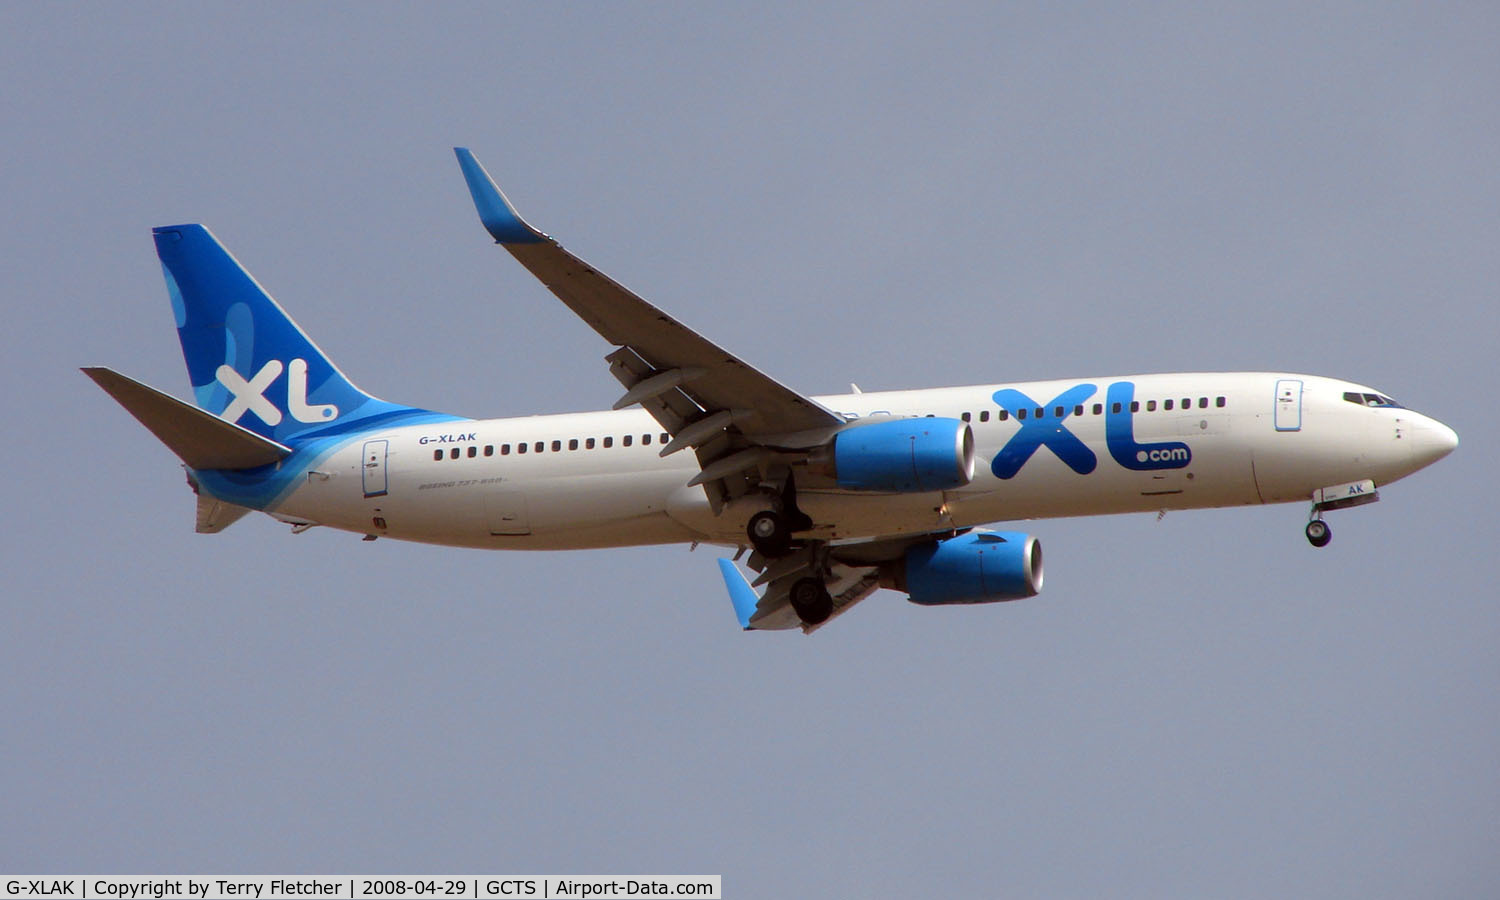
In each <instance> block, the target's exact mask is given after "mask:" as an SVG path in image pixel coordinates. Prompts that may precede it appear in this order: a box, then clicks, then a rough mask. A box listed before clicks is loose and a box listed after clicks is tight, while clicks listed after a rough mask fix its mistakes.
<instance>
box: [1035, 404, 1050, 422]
mask: <svg viewBox="0 0 1500 900" xmlns="http://www.w3.org/2000/svg"><path fill="white" fill-rule="evenodd" d="M1046 415H1047V410H1046V408H1045V407H1041V406H1038V407H1037V408H1036V417H1037V418H1038V419H1040V418H1043V417H1045V416H1046Z"/></svg>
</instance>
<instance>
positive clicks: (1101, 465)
mask: <svg viewBox="0 0 1500 900" xmlns="http://www.w3.org/2000/svg"><path fill="white" fill-rule="evenodd" d="M1118 385H1129V386H1130V389H1131V393H1130V394H1129V396H1130V397H1131V398H1132V399H1133V401H1134V402H1135V403H1136V404H1138V407H1137V408H1136V409H1135V410H1134V411H1131V410H1130V409H1129V403H1128V402H1127V403H1123V404H1122V407H1123V408H1121V409H1120V410H1119V411H1118V412H1116V411H1115V410H1113V409H1112V403H1111V398H1112V397H1115V398H1118V397H1119V396H1121V395H1120V394H1115V393H1112V391H1113V390H1115V389H1114V388H1112V387H1111V386H1118ZM1080 386H1083V387H1080ZM1086 388H1093V389H1094V390H1092V392H1090V391H1088V390H1086ZM1120 390H1123V389H1120ZM1070 391H1071V392H1072V393H1071V394H1068V392H1070ZM1015 392H1019V394H1017V393H1015ZM1293 392H1295V396H1293ZM1348 392H1354V393H1355V394H1373V393H1374V392H1373V391H1372V390H1371V389H1370V388H1366V387H1362V386H1360V385H1355V384H1350V383H1348V382H1343V381H1338V380H1334V379H1329V378H1320V377H1316V376H1306V375H1288V374H1275V373H1205V374H1168V375H1130V376H1120V377H1112V378H1093V379H1068V380H1059V381H1044V382H1028V383H1018V384H994V385H980V386H972V387H955V388H939V389H931V390H917V391H889V392H879V393H856V394H843V395H837V396H828V397H818V398H815V399H817V400H818V402H820V403H822V404H823V405H824V406H827V407H828V408H829V409H832V410H834V411H836V412H839V413H841V414H843V415H844V416H846V417H850V418H856V417H857V418H858V419H868V418H870V417H872V416H873V417H879V416H896V417H910V416H928V415H934V416H941V417H951V418H964V419H967V420H968V421H969V423H970V426H971V428H972V429H973V433H974V438H975V446H976V456H977V465H976V470H975V474H974V477H973V479H972V480H971V481H970V482H969V483H968V484H967V485H965V486H964V487H962V488H959V489H956V490H951V491H942V492H931V493H912V494H876V493H857V492H850V491H843V490H837V489H807V488H803V489H802V490H801V491H800V492H799V495H798V503H799V505H800V507H801V508H802V510H803V511H804V512H806V513H807V514H808V515H809V516H810V517H811V518H812V520H813V521H814V522H816V523H818V526H817V528H816V529H814V531H813V532H811V533H810V536H813V537H818V538H821V539H825V540H832V541H841V540H855V539H861V538H873V537H880V536H893V535H900V534H908V533H922V532H933V531H940V530H944V529H951V528H963V527H968V526H974V525H981V524H984V523H989V522H998V521H1015V520H1020V519H1033V518H1044V517H1055V516H1085V515H1100V514H1106V513H1125V512H1139V511H1155V510H1167V509H1191V508H1203V507H1220V506H1238V505H1245V504H1256V503H1280V502H1288V501H1307V500H1309V498H1310V496H1311V494H1312V492H1313V491H1314V490H1316V489H1318V488H1321V487H1325V486H1329V485H1336V484H1342V483H1345V482H1354V481H1359V480H1364V479H1369V480H1373V481H1374V482H1375V483H1376V484H1377V485H1384V484H1387V483H1389V482H1391V481H1394V480H1396V479H1398V478H1401V477H1403V476H1405V475H1408V474H1410V473H1412V472H1414V471H1416V470H1417V469H1420V468H1422V467H1423V466H1426V465H1428V464H1430V463H1431V462H1434V461H1435V460H1436V459H1438V458H1441V457H1442V456H1443V455H1445V454H1446V453H1447V452H1448V451H1449V450H1451V449H1452V446H1453V442H1454V438H1453V433H1452V431H1450V430H1449V429H1447V428H1446V427H1445V426H1443V425H1442V424H1440V423H1438V422H1436V421H1434V420H1432V419H1429V418H1428V417H1426V416H1423V415H1421V414H1419V413H1416V412H1413V411H1412V410H1409V409H1405V408H1401V407H1396V406H1384V407H1378V408H1377V407H1371V406H1369V405H1366V404H1363V403H1357V402H1352V401H1350V400H1347V399H1345V395H1346V394H1347V393H1348ZM1065 394H1067V395H1068V396H1069V397H1070V400H1071V399H1077V400H1079V402H1078V403H1070V404H1069V405H1068V406H1067V407H1066V408H1065V409H1063V408H1061V407H1057V406H1055V405H1054V404H1053V402H1052V401H1053V399H1054V398H1058V397H1061V396H1064V395H1065ZM1019 395H1024V396H1026V397H1028V398H1031V399H1032V400H1034V401H1035V406H1036V407H1041V408H1042V409H1043V410H1044V414H1043V416H1042V417H1040V418H1038V417H1037V416H1036V409H1035V407H1029V408H1028V414H1027V418H1026V419H1025V420H1021V419H1020V418H1019V414H1018V413H1017V412H1015V411H1014V410H1009V409H1008V410H1006V411H1005V413H1003V414H1002V412H1001V410H1002V408H1003V404H1002V403H1000V402H999V401H998V400H997V396H1003V397H1005V398H1007V399H1008V401H1009V405H1010V406H1012V407H1015V406H1019V405H1020V404H1018V403H1016V402H1015V400H1014V398H1015V397H1017V396H1019ZM1278 395H1280V396H1278ZM1085 396H1086V399H1084V398H1085ZM1168 407H1170V408H1168ZM1059 410H1061V412H1062V415H1061V416H1059V415H1058V414H1057V413H1058V411H1059ZM1080 412H1081V414H1080ZM1002 415H1003V418H1002ZM1028 428H1029V429H1030V430H1029V431H1028V432H1027V433H1026V435H1024V436H1023V437H1025V438H1029V439H1030V447H1031V449H1030V452H1029V455H1026V456H1025V458H1024V459H1020V456H1019V455H1018V454H1024V452H1025V451H1026V450H1027V446H1028V444H1027V441H1026V440H1022V441H1020V442H1019V443H1018V442H1016V441H1015V440H1014V439H1016V438H1017V435H1019V434H1021V433H1022V432H1023V429H1028ZM1074 438H1076V441H1074V440H1073V439H1074ZM1038 440H1040V441H1041V443H1037V441H1038ZM1065 442H1066V444H1068V445H1070V446H1071V447H1072V448H1073V449H1072V450H1071V451H1069V449H1068V447H1066V446H1064V443H1065ZM661 443H662V430H661V428H660V427H659V426H658V425H657V424H656V422H655V421H654V420H653V419H652V418H651V417H650V416H649V415H647V414H646V413H645V412H643V411H640V410H625V411H620V412H590V413H573V414H564V415H548V416H532V417H526V418H512V419H489V420H482V421H481V420H473V421H469V420H464V421H455V422H447V423H442V424H438V425H413V426H404V427H396V428H391V429H387V430H375V431H369V432H363V433H360V434H357V435H353V436H350V437H348V438H347V439H346V440H345V441H344V442H342V443H341V444H339V445H338V446H337V447H336V448H334V449H333V450H332V452H330V453H328V454H327V455H326V456H324V457H323V458H321V459H319V460H318V461H317V462H316V463H314V464H313V465H312V466H310V468H309V471H308V472H307V474H306V477H305V478H303V479H301V480H299V481H298V482H297V483H296V487H295V488H294V489H293V490H291V491H289V492H288V493H287V494H286V495H285V496H284V497H282V498H281V499H280V500H279V502H277V503H276V504H275V505H274V506H272V507H270V508H269V509H268V510H267V511H268V512H272V513H273V514H275V515H277V516H278V517H279V518H282V519H284V520H287V521H292V522H306V523H316V524H321V525H326V526H330V527H334V528H340V529H346V530H350V531H355V532H359V533H364V534H373V535H381V536H389V537H393V538H399V539H403V540H413V541H423V542H428V543H436V544H448V545H455V546H466V547H485V548H494V549H548V550H561V549H579V548H588V547H612V546H625V545H638V544H659V543H674V542H689V541H704V542H710V543H720V544H728V545H735V544H743V543H745V532H744V527H745V520H746V517H747V516H748V514H749V511H742V510H737V509H736V508H735V507H734V506H732V505H731V507H729V508H727V509H726V510H725V511H724V512H723V513H722V514H719V515H715V514H714V512H712V511H711V509H710V507H709V504H708V502H707V498H706V496H705V494H704V492H703V489H702V488H700V487H689V486H688V485H687V483H688V481H689V480H690V479H691V478H692V477H693V476H694V475H696V474H697V473H698V471H699V469H698V463H697V460H696V459H695V457H694V455H693V453H692V452H691V451H688V452H682V453H676V454H673V455H671V456H668V457H665V458H663V457H661V456H660V455H659V451H660V450H661ZM1080 444H1081V446H1082V447H1083V448H1087V449H1086V450H1082V449H1078V447H1079V445H1080ZM523 446H524V447H525V452H521V448H522V447H523ZM538 448H540V450H538ZM1184 448H1185V449H1184ZM997 455H1006V457H1007V459H1006V460H1002V461H1000V462H999V463H997V461H996V457H997ZM1090 456H1091V457H1092V460H1093V463H1092V465H1089V464H1088V460H1089V457H1090ZM1065 457H1067V458H1065ZM1122 459H1124V460H1126V461H1130V460H1134V461H1135V464H1136V465H1137V466H1139V467H1138V468H1132V467H1127V464H1126V462H1122V461H1121V460H1122ZM1007 460H1008V461H1007ZM1018 460H1019V464H1017V463H1018Z"/></svg>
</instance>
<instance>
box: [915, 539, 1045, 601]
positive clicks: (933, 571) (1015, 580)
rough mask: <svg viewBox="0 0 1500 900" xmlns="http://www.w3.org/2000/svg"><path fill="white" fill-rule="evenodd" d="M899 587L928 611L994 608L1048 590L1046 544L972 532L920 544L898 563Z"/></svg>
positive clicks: (1032, 540) (1034, 540) (1033, 540)
mask: <svg viewBox="0 0 1500 900" xmlns="http://www.w3.org/2000/svg"><path fill="white" fill-rule="evenodd" d="M898 566H899V567H900V568H902V569H904V572H902V573H900V574H901V576H902V577H901V578H899V579H898V582H897V584H898V586H899V587H900V588H901V589H902V590H905V591H906V592H907V593H908V594H910V595H911V602H913V603H920V604H922V605H923V606H942V605H944V604H948V603H994V602H997V601H1000V600H1020V599H1021V598H1023V597H1034V596H1036V594H1037V593H1039V592H1040V591H1041V589H1042V545H1041V543H1040V542H1039V541H1038V540H1037V539H1036V538H1034V537H1032V536H1031V535H1029V534H1021V533H1019V532H1013V531H971V532H969V533H968V534H962V535H959V536H958V537H955V538H949V539H948V540H946V541H933V542H932V543H929V544H918V545H917V546H915V547H912V548H911V549H909V550H907V551H906V556H905V558H904V559H903V560H902V561H901V563H899V564H898Z"/></svg>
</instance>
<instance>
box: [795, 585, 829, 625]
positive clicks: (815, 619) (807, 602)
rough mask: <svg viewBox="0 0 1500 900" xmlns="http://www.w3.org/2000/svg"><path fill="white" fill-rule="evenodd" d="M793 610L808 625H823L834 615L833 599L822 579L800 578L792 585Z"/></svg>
mask: <svg viewBox="0 0 1500 900" xmlns="http://www.w3.org/2000/svg"><path fill="white" fill-rule="evenodd" d="M788 599H789V600H790V601H791V603H792V609H793V610H794V611H795V612H796V613H797V617H798V618H800V619H801V620H802V621H803V622H805V623H807V624H808V625H821V624H823V623H824V622H827V621H828V617H829V616H831V615H833V597H832V596H831V595H830V594H829V593H828V588H826V587H824V586H823V579H821V578H799V579H797V580H796V581H795V582H793V583H792V590H791V596H790V597H789V598H788Z"/></svg>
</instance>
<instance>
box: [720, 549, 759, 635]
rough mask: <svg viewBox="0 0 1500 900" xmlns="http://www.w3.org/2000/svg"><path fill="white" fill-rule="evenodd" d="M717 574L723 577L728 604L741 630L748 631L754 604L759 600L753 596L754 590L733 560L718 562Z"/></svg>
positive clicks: (753, 612)
mask: <svg viewBox="0 0 1500 900" xmlns="http://www.w3.org/2000/svg"><path fill="white" fill-rule="evenodd" d="M719 572H720V573H721V574H722V575H723V576H724V587H726V588H728V589H729V602H730V603H733V604H734V615H735V618H737V619H739V620H740V627H741V628H743V629H745V630H746V631H750V630H751V629H750V617H751V616H752V615H754V614H755V604H756V603H757V602H759V600H760V598H758V597H756V596H755V590H754V589H753V588H751V587H750V582H748V581H746V580H745V575H744V573H742V572H741V571H740V570H739V567H738V566H736V565H735V564H734V560H732V559H721V560H719Z"/></svg>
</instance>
